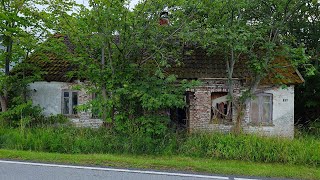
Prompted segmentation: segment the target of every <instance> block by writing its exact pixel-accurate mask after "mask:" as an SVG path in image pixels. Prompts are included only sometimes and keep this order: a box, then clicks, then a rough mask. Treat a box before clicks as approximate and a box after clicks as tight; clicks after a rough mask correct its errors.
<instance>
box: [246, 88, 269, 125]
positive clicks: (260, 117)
mask: <svg viewBox="0 0 320 180" xmlns="http://www.w3.org/2000/svg"><path fill="white" fill-rule="evenodd" d="M264 97H269V98H270V102H269V106H270V107H269V109H270V112H269V116H270V119H269V120H263V108H264V107H263V105H264V101H263V98H264ZM255 98H256V99H258V120H253V117H252V112H253V110H252V107H253V106H252V103H253V99H252V100H251V101H250V124H252V125H266V126H268V125H273V94H271V93H259V94H256V95H255ZM256 99H254V100H256Z"/></svg>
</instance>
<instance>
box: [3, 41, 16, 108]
mask: <svg viewBox="0 0 320 180" xmlns="http://www.w3.org/2000/svg"><path fill="white" fill-rule="evenodd" d="M4 38H5V39H7V42H8V44H7V48H6V56H5V68H4V73H5V76H9V72H10V62H11V59H12V44H13V41H12V38H11V37H9V36H5V37H4ZM6 86H7V85H6V84H5V85H4V87H3V89H2V90H1V91H2V95H0V103H1V111H2V112H5V111H7V110H8V99H9V96H8V90H7V89H8V88H7V87H6Z"/></svg>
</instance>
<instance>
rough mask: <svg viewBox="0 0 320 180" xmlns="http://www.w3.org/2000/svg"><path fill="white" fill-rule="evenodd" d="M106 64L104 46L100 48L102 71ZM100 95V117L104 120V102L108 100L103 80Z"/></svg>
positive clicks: (105, 114)
mask: <svg viewBox="0 0 320 180" xmlns="http://www.w3.org/2000/svg"><path fill="white" fill-rule="evenodd" d="M105 65H106V61H105V46H103V47H102V48H101V70H102V71H104V69H105ZM101 95H102V98H103V104H102V119H103V121H105V120H106V119H107V107H106V102H107V100H108V97H107V88H106V84H105V82H102V87H101Z"/></svg>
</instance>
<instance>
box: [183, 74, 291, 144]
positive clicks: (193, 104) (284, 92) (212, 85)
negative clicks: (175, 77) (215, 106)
mask: <svg viewBox="0 0 320 180" xmlns="http://www.w3.org/2000/svg"><path fill="white" fill-rule="evenodd" d="M241 85H242V84H241V82H240V81H238V80H234V89H233V91H234V94H235V95H240V92H241V87H242V86H241ZM262 89H266V90H262ZM262 89H261V90H260V91H262V92H264V93H269V94H272V96H273V99H272V104H273V105H272V106H273V107H272V124H271V125H268V126H262V125H259V126H258V125H253V124H251V123H250V122H251V119H250V104H248V106H247V107H246V110H245V117H244V122H243V123H242V125H243V130H244V132H246V133H258V134H263V135H275V136H283V137H289V138H293V136H294V86H289V87H288V88H285V89H282V88H281V87H263V88H262ZM227 91H228V88H227V81H226V80H213V79H212V80H203V85H202V86H199V87H195V88H193V89H190V92H191V93H190V94H191V95H189V102H190V103H189V112H188V114H189V118H188V125H189V126H188V127H189V130H190V131H220V132H229V131H230V130H231V129H232V127H233V125H230V124H222V123H220V124H216V123H213V122H212V121H211V93H212V92H227ZM236 113H237V112H235V109H234V108H233V120H232V121H233V122H235V117H236Z"/></svg>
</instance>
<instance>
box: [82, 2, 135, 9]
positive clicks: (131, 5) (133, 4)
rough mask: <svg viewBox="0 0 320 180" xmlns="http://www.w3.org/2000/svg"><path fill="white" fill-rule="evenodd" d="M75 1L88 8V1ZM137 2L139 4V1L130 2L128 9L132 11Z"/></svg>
mask: <svg viewBox="0 0 320 180" xmlns="http://www.w3.org/2000/svg"><path fill="white" fill-rule="evenodd" d="M76 1H77V3H79V4H84V5H86V6H88V0H76ZM138 2H139V0H131V3H130V8H131V9H132V8H133V7H134V6H135V5H136V4H137V3H138Z"/></svg>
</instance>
